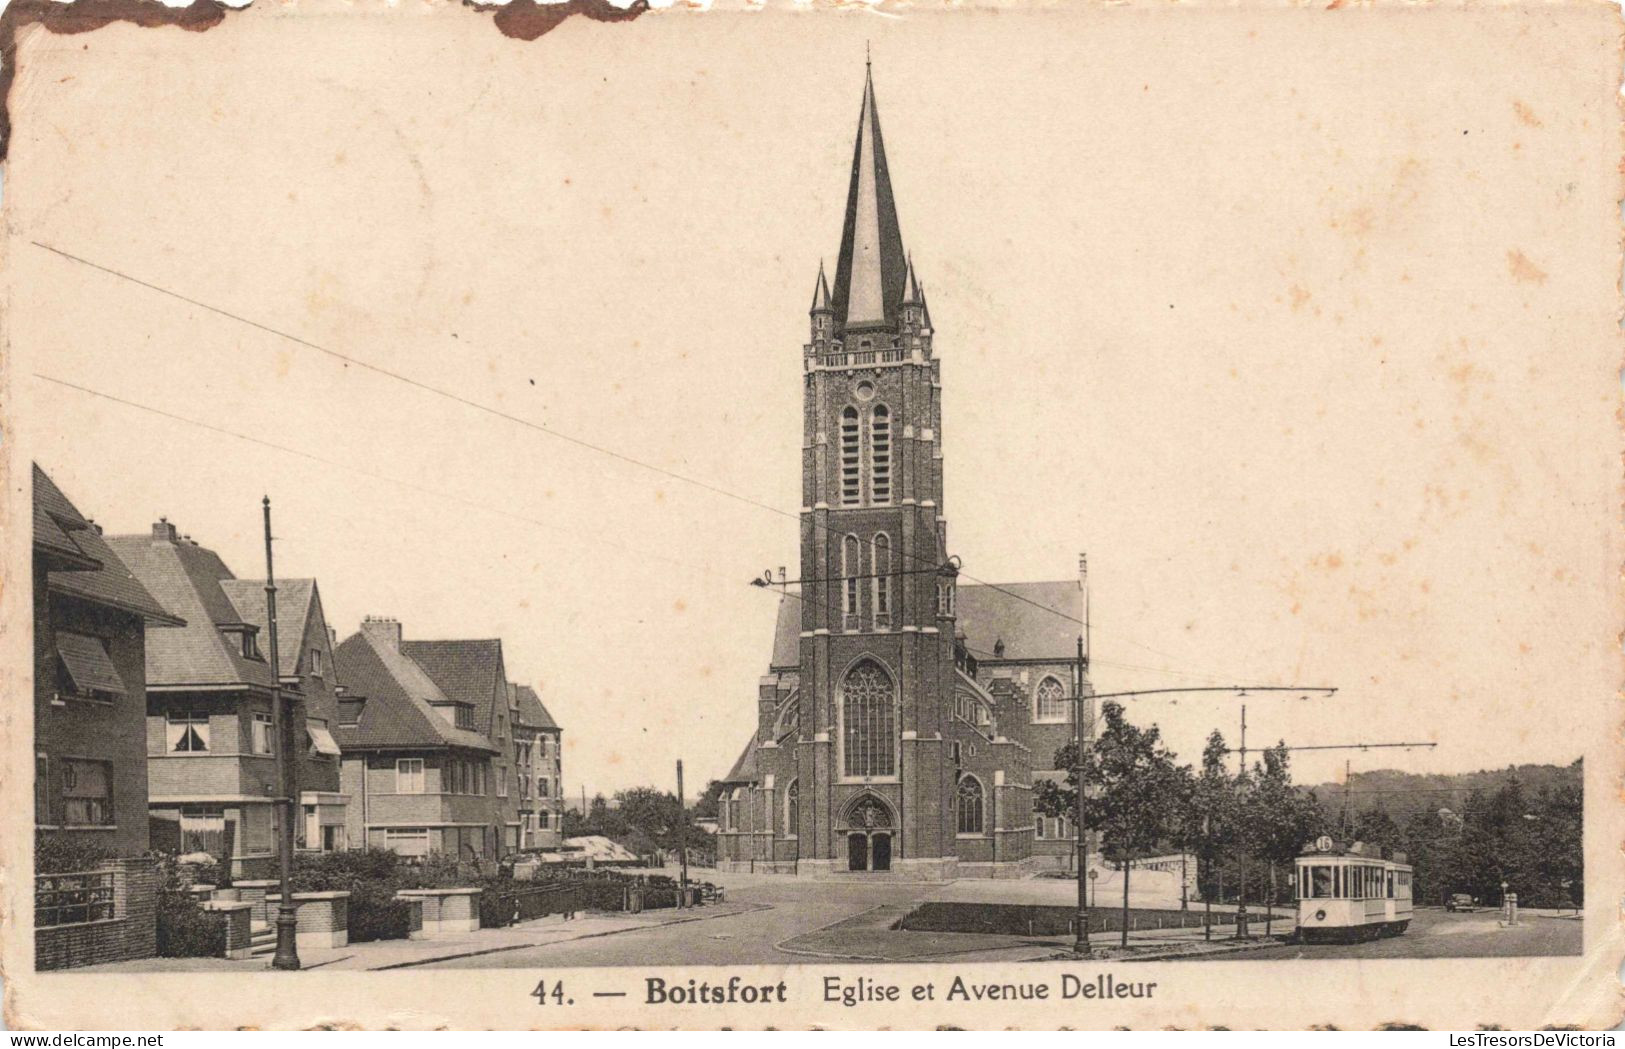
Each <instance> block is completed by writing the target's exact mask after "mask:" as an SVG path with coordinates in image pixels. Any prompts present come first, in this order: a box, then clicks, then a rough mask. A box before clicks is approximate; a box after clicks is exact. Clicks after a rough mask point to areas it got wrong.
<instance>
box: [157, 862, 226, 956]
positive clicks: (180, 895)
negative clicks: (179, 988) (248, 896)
mask: <svg viewBox="0 0 1625 1049" xmlns="http://www.w3.org/2000/svg"><path fill="white" fill-rule="evenodd" d="M157 872H158V957H160V958H223V957H225V954H226V923H225V921H224V919H223V917H222V916H221V915H218V914H214V913H211V912H209V911H206V910H204V909H203V905H202V904H200V903H199V902H198V901H197V898H196V897H194V896H193V895H192V894H191V893H190V892H189V891H188V890H189V889H190V888H191V885H192V879H191V876H190V869H189V868H187V867H184V866H183V865H182V864H180V863H178V862H177V861H176V860H175V858H174V857H173V856H163V857H159V860H158V871H157Z"/></svg>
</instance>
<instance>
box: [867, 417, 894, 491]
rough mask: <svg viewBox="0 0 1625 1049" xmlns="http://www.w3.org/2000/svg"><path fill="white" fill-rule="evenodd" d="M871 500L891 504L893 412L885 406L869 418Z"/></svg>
mask: <svg viewBox="0 0 1625 1049" xmlns="http://www.w3.org/2000/svg"><path fill="white" fill-rule="evenodd" d="M869 499H870V501H871V502H873V503H877V504H883V503H889V502H891V410H890V409H888V408H887V407H886V406H885V405H884V404H877V405H875V410H874V413H873V414H872V415H871V416H870V417H869Z"/></svg>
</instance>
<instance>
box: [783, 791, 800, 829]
mask: <svg viewBox="0 0 1625 1049" xmlns="http://www.w3.org/2000/svg"><path fill="white" fill-rule="evenodd" d="M799 826H801V781H800V780H794V779H793V780H791V781H790V785H789V786H788V787H785V788H784V834H785V836H786V837H790V838H793V837H795V836H796V828H797V827H799Z"/></svg>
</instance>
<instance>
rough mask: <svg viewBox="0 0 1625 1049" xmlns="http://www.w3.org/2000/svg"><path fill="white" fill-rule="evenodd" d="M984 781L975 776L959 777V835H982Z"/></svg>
mask: <svg viewBox="0 0 1625 1049" xmlns="http://www.w3.org/2000/svg"><path fill="white" fill-rule="evenodd" d="M982 805H983V798H982V781H981V780H979V779H977V778H976V777H975V776H961V777H959V833H961V834H980V833H982Z"/></svg>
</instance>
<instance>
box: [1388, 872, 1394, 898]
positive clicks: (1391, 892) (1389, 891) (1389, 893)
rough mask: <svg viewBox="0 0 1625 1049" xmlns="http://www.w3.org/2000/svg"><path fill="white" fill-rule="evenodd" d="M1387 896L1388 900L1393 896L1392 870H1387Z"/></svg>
mask: <svg viewBox="0 0 1625 1049" xmlns="http://www.w3.org/2000/svg"><path fill="white" fill-rule="evenodd" d="M1388 898H1389V899H1390V900H1391V899H1393V898H1394V872H1393V871H1389V872H1388Z"/></svg>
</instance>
